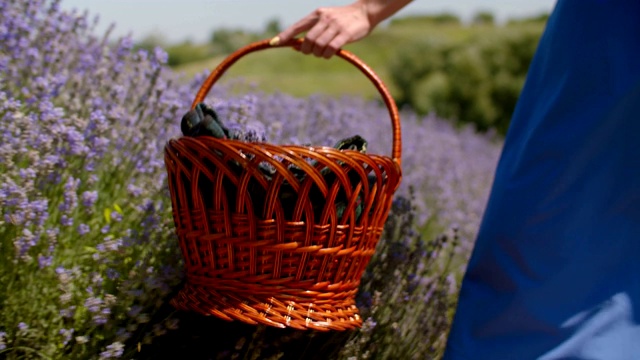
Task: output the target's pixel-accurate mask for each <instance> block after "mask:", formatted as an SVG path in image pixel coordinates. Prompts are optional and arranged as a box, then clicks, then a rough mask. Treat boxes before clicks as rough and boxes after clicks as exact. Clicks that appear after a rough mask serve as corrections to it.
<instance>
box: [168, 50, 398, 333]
mask: <svg viewBox="0 0 640 360" xmlns="http://www.w3.org/2000/svg"><path fill="white" fill-rule="evenodd" d="M300 44H301V41H300V40H295V41H292V42H290V43H288V44H281V45H276V46H271V45H270V44H269V42H268V41H266V40H265V41H261V42H257V43H254V44H251V45H248V46H246V47H244V48H242V49H240V50H238V51H236V52H234V53H233V54H231V55H230V56H229V57H228V58H227V59H225V60H223V61H222V63H221V64H220V65H219V66H218V67H217V68H216V69H215V70H214V71H213V72H212V73H211V75H210V76H209V78H207V80H206V81H205V83H204V84H203V85H202V87H201V88H200V90H199V91H198V93H197V95H196V97H195V100H194V102H193V105H192V106H193V107H194V108H195V107H196V106H197V104H199V103H200V102H202V101H203V99H204V98H205V96H206V95H207V93H208V92H209V90H210V89H211V87H212V86H213V84H214V83H215V82H216V81H217V80H218V79H219V78H220V77H221V76H222V75H223V74H224V72H225V71H226V70H227V69H228V68H229V67H230V66H231V65H232V64H233V63H235V61H237V60H238V59H239V58H241V57H242V56H244V55H246V54H249V53H251V52H255V51H259V50H263V49H268V48H274V47H293V48H294V49H296V50H299V47H300ZM337 55H338V57H341V58H343V59H345V60H347V61H348V62H350V63H351V64H353V65H354V66H356V67H357V68H358V69H359V70H360V71H361V72H362V73H363V74H364V75H365V76H366V77H367V78H368V79H369V80H371V82H372V83H373V84H374V85H375V86H376V88H377V89H378V90H379V92H380V94H381V95H382V98H383V100H384V103H385V105H386V106H387V109H388V110H389V115H390V118H391V126H392V133H391V135H392V140H393V145H392V149H391V150H392V151H391V156H390V157H389V156H383V155H375V154H368V153H363V152H360V151H357V150H340V149H335V148H332V147H323V146H318V147H314V146H298V145H274V144H269V143H264V142H262V143H258V142H243V141H238V140H233V139H217V138H215V137H213V136H198V137H190V136H183V137H181V138H178V139H172V140H169V142H168V143H167V145H166V147H165V165H166V168H167V173H168V182H169V190H170V193H171V202H172V210H173V219H174V223H175V228H176V233H177V235H178V241H179V244H180V248H181V250H182V255H183V258H184V264H185V274H186V283H185V286H184V287H183V288H182V289H181V290H180V292H179V293H178V295H176V296H175V297H174V298H173V299H172V300H171V303H172V304H173V305H174V306H175V307H176V308H177V309H181V310H191V311H195V312H197V313H200V314H203V315H214V316H217V317H219V318H221V319H225V320H229V321H231V320H239V321H242V322H245V323H248V324H265V325H270V326H275V327H281V328H285V327H290V328H295V329H301V330H305V329H315V330H323V331H326V330H347V329H353V328H355V327H359V326H361V324H362V319H361V318H360V316H359V313H358V308H357V307H356V304H355V295H356V292H357V291H358V285H359V284H360V278H361V276H362V274H363V273H364V270H365V268H366V266H367V264H368V263H369V260H370V259H371V256H372V255H373V254H374V252H375V248H376V245H377V243H378V241H379V239H380V235H381V234H382V230H383V227H384V223H385V221H386V219H387V216H388V214H389V210H390V207H391V201H392V198H393V195H394V193H395V191H396V190H397V188H398V186H399V184H400V179H401V168H400V154H401V147H402V144H401V139H400V120H399V115H398V109H397V107H396V105H395V103H394V101H393V98H392V97H391V95H390V94H389V92H388V90H387V89H386V87H385V86H384V84H383V83H382V82H381V81H380V79H379V78H378V77H377V75H375V74H374V73H373V71H372V70H371V69H370V68H369V67H368V66H367V65H365V64H364V63H362V61H360V60H359V59H357V58H356V57H355V56H353V55H352V54H350V53H349V52H347V51H344V50H340V51H339V52H338V54H337ZM261 167H267V168H269V169H273V170H272V171H271V170H270V173H269V175H268V176H266V175H265V173H264V171H263V170H261ZM294 169H295V170H294ZM287 187H289V188H288V189H287ZM283 189H287V191H289V192H290V198H289V199H284V198H283V196H282V195H283V194H282V191H283ZM339 202H342V203H343V204H344V208H343V209H342V210H339V209H338V206H337V203H339ZM358 209H361V210H360V212H358Z"/></svg>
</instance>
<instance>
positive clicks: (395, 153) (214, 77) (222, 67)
mask: <svg viewBox="0 0 640 360" xmlns="http://www.w3.org/2000/svg"><path fill="white" fill-rule="evenodd" d="M301 45H302V39H294V40H291V41H289V42H286V43H282V44H271V43H270V40H269V39H267V40H262V41H257V42H254V43H251V44H249V45H247V46H244V47H242V48H240V49H238V50H236V51H235V52H233V53H231V55H229V56H228V57H227V58H226V59H224V60H223V61H222V62H221V63H220V64H219V65H218V66H217V67H216V68H215V69H214V70H213V71H212V72H211V74H209V77H207V79H206V80H205V81H204V83H203V84H202V86H201V87H200V90H198V93H197V94H196V98H195V100H194V101H193V104H192V105H191V108H192V109H193V108H194V107H195V106H196V105H197V104H198V103H200V102H202V101H203V100H204V98H205V97H206V96H207V94H208V93H209V90H211V87H212V86H213V84H215V83H216V81H218V79H220V77H222V75H223V74H224V73H225V72H226V71H227V70H228V69H229V68H230V67H231V65H233V64H234V63H235V62H236V61H238V60H239V59H240V58H241V57H243V56H245V55H247V54H249V53H252V52H255V51H259V50H264V49H267V48H277V47H292V48H293V49H294V50H297V51H300V46H301ZM336 55H337V56H339V57H341V58H343V59H345V60H347V61H348V62H350V63H351V64H353V65H354V66H355V67H357V68H358V69H359V70H360V71H361V72H362V73H363V74H364V75H365V76H366V77H367V78H368V79H369V80H370V81H371V82H372V83H373V85H375V87H376V88H377V89H378V91H379V92H380V95H382V99H383V100H384V103H385V105H386V106H387V109H388V110H389V116H390V117H391V127H392V130H393V144H392V149H391V158H392V159H393V160H394V161H395V162H396V163H397V164H398V165H400V155H401V148H402V139H401V135H400V115H399V113H398V107H397V106H396V103H395V101H394V100H393V98H392V97H391V94H390V93H389V90H388V89H387V87H386V86H385V85H384V83H383V82H382V80H380V78H379V77H378V75H376V73H374V72H373V70H372V69H371V68H370V67H369V66H368V65H367V64H365V63H364V62H363V61H362V60H360V59H359V58H358V57H356V56H355V55H354V54H352V53H350V52H348V51H347V50H344V49H340V50H338V52H337V53H336Z"/></svg>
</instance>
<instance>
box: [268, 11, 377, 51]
mask: <svg viewBox="0 0 640 360" xmlns="http://www.w3.org/2000/svg"><path fill="white" fill-rule="evenodd" d="M370 30H371V24H370V22H369V20H368V18H367V16H366V12H365V11H364V10H363V9H362V8H361V7H359V6H356V5H350V6H342V7H332V8H319V9H317V10H315V11H314V12H312V13H311V14H309V15H307V16H306V17H304V18H302V19H301V20H300V21H298V22H297V23H295V24H294V25H292V26H290V27H289V28H287V29H286V30H284V31H282V32H281V33H280V34H278V36H277V37H275V38H274V39H273V40H272V41H273V43H274V44H276V43H285V42H288V41H290V40H292V39H293V38H294V37H295V36H297V35H298V34H301V33H303V32H306V35H305V37H304V41H303V42H302V45H301V46H300V51H301V52H303V53H305V54H313V55H315V56H317V57H324V58H330V57H331V56H333V55H335V53H336V52H337V51H338V50H339V49H340V48H342V47H343V46H344V45H346V44H347V43H350V42H352V41H356V40H358V39H360V38H362V37H364V36H366V35H367V34H368V33H369V31H370Z"/></svg>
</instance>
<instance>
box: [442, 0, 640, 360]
mask: <svg viewBox="0 0 640 360" xmlns="http://www.w3.org/2000/svg"><path fill="white" fill-rule="evenodd" d="M444 358H445V359H446V360H461V359H473V360H483V359H491V360H494V359H495V360H502V359H516V360H526V359H543V360H551V359H557V360H560V359H564V360H568V359H589V360H596V359H597V360H601V359H602V360H622V359H625V360H627V359H629V360H630V359H640V0H559V1H558V2H557V3H556V6H555V9H554V11H553V13H552V15H551V17H550V18H549V20H548V23H547V28H546V30H545V32H544V34H543V36H542V37H541V39H540V43H539V45H538V50H537V52H536V55H535V57H534V59H533V62H532V64H531V67H530V69H529V73H528V76H527V81H526V83H525V86H524V88H523V90H522V93H521V96H520V99H519V102H518V105H517V107H516V110H515V112H514V115H513V119H512V123H511V127H510V129H509V132H508V134H507V137H506V140H505V145H504V149H503V153H502V156H501V158H500V162H499V164H498V168H497V170H496V175H495V180H494V185H493V188H492V191H491V196H490V199H489V202H488V204H487V208H486V211H485V214H484V218H483V222H482V224H481V227H480V230H479V233H478V238H477V241H476V244H475V248H474V251H473V253H472V256H471V260H470V262H469V265H468V268H467V272H466V273H465V277H464V280H463V283H462V290H461V293H460V299H459V303H458V307H457V311H456V314H455V317H454V323H453V327H452V329H451V332H450V335H449V340H448V344H447V351H446V354H445V356H444Z"/></svg>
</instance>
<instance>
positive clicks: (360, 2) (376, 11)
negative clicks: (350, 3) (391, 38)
mask: <svg viewBox="0 0 640 360" xmlns="http://www.w3.org/2000/svg"><path fill="white" fill-rule="evenodd" d="M383 2H384V1H379V0H373V1H372V0H357V1H356V3H355V5H356V6H358V7H359V8H360V9H361V10H362V12H363V14H364V15H365V16H366V17H367V19H368V20H369V24H370V26H371V28H372V29H373V28H374V27H375V26H376V25H378V24H379V23H380V22H381V21H382V20H384V18H382V13H383V12H384V4H383Z"/></svg>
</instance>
